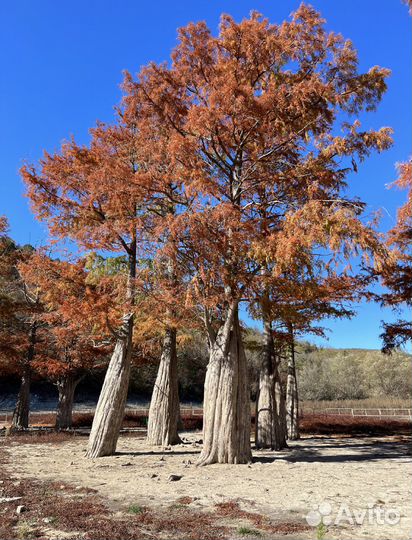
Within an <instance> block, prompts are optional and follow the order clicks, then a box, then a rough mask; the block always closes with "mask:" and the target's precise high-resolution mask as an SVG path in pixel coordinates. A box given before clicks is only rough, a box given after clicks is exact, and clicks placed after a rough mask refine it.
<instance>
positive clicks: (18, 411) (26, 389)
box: [12, 322, 37, 429]
mask: <svg viewBox="0 0 412 540" xmlns="http://www.w3.org/2000/svg"><path fill="white" fill-rule="evenodd" d="M36 332H37V324H36V322H32V323H31V325H30V331H29V347H28V349H27V355H26V358H25V361H24V364H23V374H22V377H21V383H20V389H19V393H18V396H17V402H16V407H15V409H14V412H13V418H12V427H13V428H15V429H27V428H28V427H29V414H30V383H31V363H32V361H33V358H34V352H35V345H36Z"/></svg>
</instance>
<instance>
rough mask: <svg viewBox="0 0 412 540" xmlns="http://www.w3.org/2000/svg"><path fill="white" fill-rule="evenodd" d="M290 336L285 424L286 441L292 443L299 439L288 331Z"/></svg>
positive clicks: (296, 390) (295, 389)
mask: <svg viewBox="0 0 412 540" xmlns="http://www.w3.org/2000/svg"><path fill="white" fill-rule="evenodd" d="M290 334H291V342H290V344H289V347H288V349H287V360H288V378H287V384H286V423H287V430H288V439H290V440H292V441H293V440H296V439H299V400H298V384H297V379H296V366H295V347H294V341H293V332H292V331H290Z"/></svg>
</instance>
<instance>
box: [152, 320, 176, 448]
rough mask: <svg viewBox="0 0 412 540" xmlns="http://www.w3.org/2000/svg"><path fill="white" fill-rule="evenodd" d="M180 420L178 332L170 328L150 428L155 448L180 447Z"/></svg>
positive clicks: (167, 331) (166, 338)
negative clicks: (173, 445) (174, 445)
mask: <svg viewBox="0 0 412 540" xmlns="http://www.w3.org/2000/svg"><path fill="white" fill-rule="evenodd" d="M179 417H180V406H179V392H178V378H177V353H176V329H175V328H170V327H169V328H166V331H165V336H164V341H163V351H162V356H161V358H160V364H159V370H158V372H157V377H156V382H155V385H154V388H153V394H152V399H151V402H150V409H149V419H148V425H147V441H148V443H149V444H152V445H155V446H168V445H171V444H179V443H180V442H181V439H180V437H179V434H178V432H177V430H178V423H179Z"/></svg>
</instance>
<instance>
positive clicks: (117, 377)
mask: <svg viewBox="0 0 412 540" xmlns="http://www.w3.org/2000/svg"><path fill="white" fill-rule="evenodd" d="M132 329H133V316H132V315H129V316H126V317H125V320H124V324H123V328H122V334H123V335H122V336H121V337H119V338H118V340H117V342H116V346H115V349H114V352H113V355H112V357H111V359H110V363H109V367H108V368H107V372H106V376H105V378H104V383H103V388H102V390H101V392H100V396H99V401H98V403H97V406H96V411H95V413H94V418H93V424H92V430H91V432H90V438H89V445H88V450H87V453H86V456H87V457H88V458H97V457H102V456H111V455H113V454H114V453H115V451H116V446H117V440H118V438H119V433H120V428H121V427H122V422H123V418H124V410H125V406H126V400H127V391H128V388H129V378H130V360H131V353H132Z"/></svg>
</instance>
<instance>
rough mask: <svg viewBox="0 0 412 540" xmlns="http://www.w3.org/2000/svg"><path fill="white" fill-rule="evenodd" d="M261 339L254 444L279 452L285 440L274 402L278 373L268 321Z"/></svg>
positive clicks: (265, 323)
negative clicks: (261, 350)
mask: <svg viewBox="0 0 412 540" xmlns="http://www.w3.org/2000/svg"><path fill="white" fill-rule="evenodd" d="M263 337H264V348H263V355H262V365H261V369H260V374H259V391H258V397H257V400H256V426H255V427H256V431H255V444H256V448H271V449H272V450H281V449H282V448H284V447H285V446H286V440H285V437H284V433H283V432H282V426H281V424H280V419H279V413H278V405H277V402H276V383H279V381H277V380H276V377H275V375H276V374H278V372H277V367H276V366H275V354H274V342H273V335H272V325H271V323H270V321H268V320H265V321H264V334H263ZM275 367H276V370H275Z"/></svg>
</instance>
